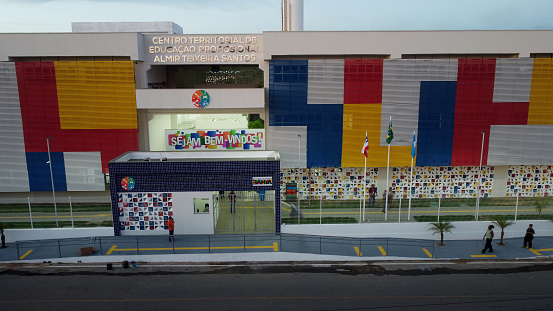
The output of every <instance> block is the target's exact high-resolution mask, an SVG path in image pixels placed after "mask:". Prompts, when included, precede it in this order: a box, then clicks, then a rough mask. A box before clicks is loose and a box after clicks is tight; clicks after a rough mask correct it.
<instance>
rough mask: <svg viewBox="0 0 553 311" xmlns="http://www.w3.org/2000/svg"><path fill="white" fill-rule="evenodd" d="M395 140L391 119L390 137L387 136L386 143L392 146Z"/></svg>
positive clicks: (389, 126)
mask: <svg viewBox="0 0 553 311" xmlns="http://www.w3.org/2000/svg"><path fill="white" fill-rule="evenodd" d="M392 139H394V130H393V129H392V119H391V118H390V125H388V136H386V142H387V143H388V144H390V143H391V142H392Z"/></svg>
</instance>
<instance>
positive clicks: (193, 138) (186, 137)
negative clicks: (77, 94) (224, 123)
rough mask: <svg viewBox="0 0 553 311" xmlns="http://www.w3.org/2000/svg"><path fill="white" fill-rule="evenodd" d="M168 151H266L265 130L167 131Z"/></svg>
mask: <svg viewBox="0 0 553 311" xmlns="http://www.w3.org/2000/svg"><path fill="white" fill-rule="evenodd" d="M165 137H166V140H165V142H166V150H167V151H209V150H265V130H260V129H243V130H242V129H236V130H165Z"/></svg>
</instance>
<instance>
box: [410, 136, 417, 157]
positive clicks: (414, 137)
mask: <svg viewBox="0 0 553 311" xmlns="http://www.w3.org/2000/svg"><path fill="white" fill-rule="evenodd" d="M416 154H417V138H416V136H415V132H413V144H411V157H413V158H414V157H415V155H416Z"/></svg>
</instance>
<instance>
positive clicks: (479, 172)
mask: <svg viewBox="0 0 553 311" xmlns="http://www.w3.org/2000/svg"><path fill="white" fill-rule="evenodd" d="M480 134H482V148H481V149H480V166H478V179H476V221H478V212H479V210H480V179H482V156H483V154H484V137H485V136H486V134H485V133H484V132H480Z"/></svg>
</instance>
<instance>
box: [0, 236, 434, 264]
mask: <svg viewBox="0 0 553 311" xmlns="http://www.w3.org/2000/svg"><path fill="white" fill-rule="evenodd" d="M435 242H436V240H422V239H400V238H352V237H338V236H315V235H299V234H280V235H275V234H243V235H177V236H175V238H174V239H173V240H172V241H169V240H168V237H167V236H119V237H93V238H72V239H52V240H33V241H17V242H15V243H9V244H8V245H9V247H8V248H6V249H3V250H2V252H0V261H13V260H23V259H34V260H36V259H40V260H43V259H46V260H48V259H50V260H51V259H55V258H68V257H80V256H82V254H81V252H80V250H82V249H85V248H93V254H91V255H92V256H101V255H122V256H125V255H172V254H181V255H182V254H211V253H238V252H240V253H246V252H276V251H281V252H289V253H305V254H318V255H338V256H354V257H356V256H360V257H361V256H363V257H378V256H399V257H415V258H417V257H418V258H428V257H433V255H432V254H434V245H435V244H436V243H435ZM423 249H427V250H428V251H427V252H426V253H424V252H423V251H422V250H423ZM429 254H430V255H429Z"/></svg>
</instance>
